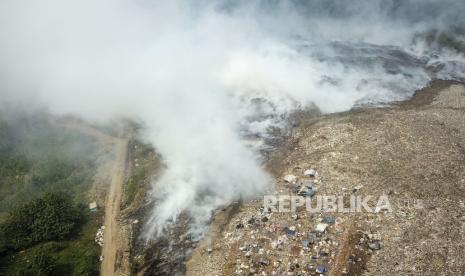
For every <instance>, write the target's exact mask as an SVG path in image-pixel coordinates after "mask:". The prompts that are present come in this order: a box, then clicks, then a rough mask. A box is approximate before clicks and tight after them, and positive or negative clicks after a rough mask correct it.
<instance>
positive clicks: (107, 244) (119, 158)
mask: <svg viewBox="0 0 465 276" xmlns="http://www.w3.org/2000/svg"><path fill="white" fill-rule="evenodd" d="M56 124H57V125H60V126H62V127H66V128H70V129H74V130H77V131H79V132H81V133H84V134H86V135H88V136H91V137H94V138H95V139H96V140H98V141H99V142H100V143H102V145H104V146H105V147H106V148H107V149H108V150H109V152H111V153H112V158H111V160H110V161H109V162H110V163H109V164H104V165H102V168H101V169H104V170H107V171H104V172H103V174H105V176H100V177H102V178H105V179H109V186H108V187H107V189H106V190H107V191H106V194H107V195H106V200H105V221H104V226H105V231H104V241H103V247H102V256H103V257H104V259H103V262H102V266H101V270H100V274H101V275H130V267H129V262H128V258H127V253H126V251H127V250H126V248H127V241H126V240H125V237H124V235H122V229H123V228H122V227H121V225H120V224H119V217H120V203H121V197H122V194H123V183H124V177H125V172H126V156H127V147H128V140H127V139H125V138H117V137H113V136H110V135H108V134H106V133H104V132H102V131H100V130H99V129H97V128H95V127H93V126H91V125H88V124H86V123H83V122H81V121H77V120H76V121H69V120H68V121H66V122H56ZM103 166H104V167H103ZM108 168H109V170H108Z"/></svg>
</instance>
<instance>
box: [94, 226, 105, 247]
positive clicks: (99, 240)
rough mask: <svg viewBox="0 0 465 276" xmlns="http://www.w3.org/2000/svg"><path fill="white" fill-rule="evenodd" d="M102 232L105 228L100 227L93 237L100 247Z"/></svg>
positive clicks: (101, 244)
mask: <svg viewBox="0 0 465 276" xmlns="http://www.w3.org/2000/svg"><path fill="white" fill-rule="evenodd" d="M104 231H105V226H104V225H102V226H101V227H100V228H99V229H98V230H97V234H96V235H95V242H96V243H97V244H98V245H100V246H103V233H104Z"/></svg>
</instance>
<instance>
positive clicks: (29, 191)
mask: <svg viewBox="0 0 465 276" xmlns="http://www.w3.org/2000/svg"><path fill="white" fill-rule="evenodd" d="M50 119H51V118H50V116H48V115H45V114H33V115H13V116H11V114H9V117H8V120H6V119H5V117H3V119H2V117H1V116H0V275H98V273H99V266H100V262H99V255H100V247H99V246H98V245H97V244H96V243H95V242H94V237H95V233H96V232H97V228H98V226H99V224H98V220H99V218H100V215H101V214H99V213H97V214H91V213H90V212H89V211H88V210H87V203H88V199H87V194H88V191H89V188H90V187H91V184H92V178H93V176H94V174H95V168H96V159H97V157H98V155H99V149H100V147H99V145H98V144H97V142H96V141H95V140H93V139H92V138H90V137H87V136H85V135H83V134H80V133H79V132H77V131H72V130H67V129H64V128H62V127H59V126H55V125H54V124H53V123H51V120H50Z"/></svg>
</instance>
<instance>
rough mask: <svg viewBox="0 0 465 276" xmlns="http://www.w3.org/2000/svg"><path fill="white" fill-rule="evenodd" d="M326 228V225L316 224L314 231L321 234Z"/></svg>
mask: <svg viewBox="0 0 465 276" xmlns="http://www.w3.org/2000/svg"><path fill="white" fill-rule="evenodd" d="M327 227H328V224H326V223H318V224H317V225H316V229H315V231H316V232H318V233H323V232H325V231H326V228H327Z"/></svg>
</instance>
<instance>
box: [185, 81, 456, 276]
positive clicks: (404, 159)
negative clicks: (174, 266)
mask: <svg viewBox="0 0 465 276" xmlns="http://www.w3.org/2000/svg"><path fill="white" fill-rule="evenodd" d="M464 100H465V88H464V86H463V85H462V84H459V83H454V82H447V81H435V82H433V83H432V84H431V86H430V87H427V88H425V89H423V90H421V91H419V92H417V93H416V95H415V96H414V97H413V98H412V99H411V100H409V101H407V102H404V103H399V104H395V105H393V106H390V107H384V108H359V109H356V110H353V111H350V112H345V113H338V114H330V115H322V116H315V115H314V114H312V115H309V114H305V113H301V114H296V116H295V117H296V118H297V126H296V127H295V129H294V130H293V132H292V134H291V135H290V136H289V137H288V138H286V141H284V142H283V143H282V146H281V147H280V148H279V149H278V150H277V151H276V153H275V154H274V155H273V156H272V157H271V159H270V160H269V162H268V164H267V166H268V168H269V171H270V172H272V174H273V175H274V176H275V190H274V191H272V192H270V194H281V195H295V189H294V188H293V187H292V185H290V184H288V183H285V182H284V181H283V180H282V179H283V177H284V176H285V175H287V174H293V175H295V176H297V177H298V181H297V182H299V181H300V180H302V179H304V178H303V176H302V175H303V172H304V171H305V170H306V169H310V168H312V169H316V170H317V172H318V176H317V178H316V180H317V181H314V182H315V183H314V185H315V186H316V188H317V193H316V195H337V196H339V195H341V196H346V197H348V196H350V195H357V196H369V195H370V196H373V197H375V198H377V197H379V196H380V195H387V196H388V199H389V202H390V204H391V207H392V212H380V213H367V212H361V213H321V212H319V213H314V214H310V213H308V212H306V211H305V209H303V208H301V209H298V211H297V213H296V214H292V213H279V212H271V213H268V212H267V211H266V210H263V209H260V207H262V205H263V201H262V199H261V198H259V199H257V200H256V201H254V202H248V203H244V204H242V205H241V207H240V208H239V210H238V211H237V212H236V213H235V214H233V215H232V217H231V219H230V220H229V221H227V222H225V221H224V220H221V219H216V220H214V222H213V229H218V227H217V225H215V223H216V224H221V228H220V229H222V231H219V232H218V233H216V234H214V235H207V237H208V240H207V241H206V240H204V241H202V242H201V244H203V246H199V247H198V248H197V249H196V250H195V251H194V253H193V254H192V256H193V257H192V258H191V260H190V261H189V262H188V263H187V274H188V275H233V274H236V275H249V274H250V273H252V274H254V273H258V274H259V273H263V272H266V273H267V274H268V275H283V273H289V274H287V275H315V274H317V272H316V271H317V270H318V271H319V272H322V271H323V272H324V273H326V274H330V275H341V274H348V275H360V274H363V275H383V274H384V275H392V274H396V275H462V274H464V273H465V260H464V259H463V258H462V255H463V249H462V246H463V244H465V217H464V211H465V204H464V198H465V139H464V138H465V104H464ZM293 215H294V216H293ZM295 215H297V216H295ZM217 217H221V214H220V215H217ZM322 222H326V223H327V225H328V228H327V229H326V231H324V232H323V233H318V232H317V231H315V230H316V229H315V228H316V225H317V224H318V223H322ZM212 236H213V237H212ZM264 275H265V274H264Z"/></svg>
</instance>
